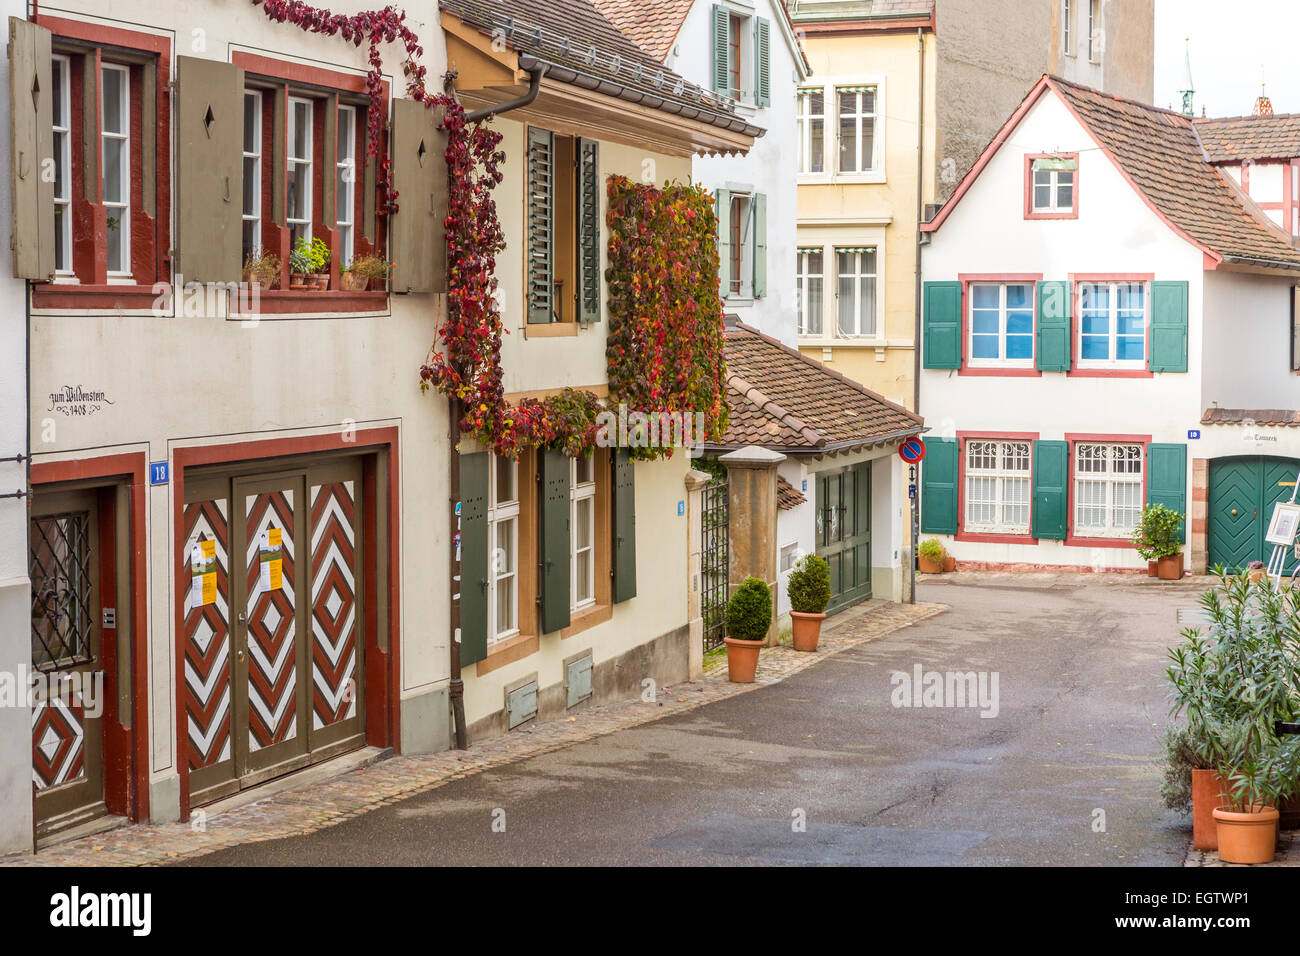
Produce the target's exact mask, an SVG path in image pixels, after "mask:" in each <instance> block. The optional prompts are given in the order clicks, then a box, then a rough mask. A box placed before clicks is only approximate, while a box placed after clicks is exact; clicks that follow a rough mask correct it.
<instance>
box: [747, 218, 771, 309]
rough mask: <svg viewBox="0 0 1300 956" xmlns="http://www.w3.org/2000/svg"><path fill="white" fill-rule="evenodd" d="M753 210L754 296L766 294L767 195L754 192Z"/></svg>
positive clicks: (759, 296) (759, 297)
mask: <svg viewBox="0 0 1300 956" xmlns="http://www.w3.org/2000/svg"><path fill="white" fill-rule="evenodd" d="M750 206H751V207H752V208H753V210H754V226H753V228H754V298H755V299H761V298H763V296H765V295H767V196H766V195H765V194H763V193H755V194H754V200H753V202H751V203H750Z"/></svg>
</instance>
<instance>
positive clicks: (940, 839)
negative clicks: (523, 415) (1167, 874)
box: [193, 575, 1196, 866]
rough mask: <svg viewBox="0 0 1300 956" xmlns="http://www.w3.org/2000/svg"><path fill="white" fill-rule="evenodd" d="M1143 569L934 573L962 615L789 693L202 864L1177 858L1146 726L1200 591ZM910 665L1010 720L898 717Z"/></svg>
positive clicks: (790, 685)
mask: <svg viewBox="0 0 1300 956" xmlns="http://www.w3.org/2000/svg"><path fill="white" fill-rule="evenodd" d="M1129 580H1130V582H1131V583H1121V584H1115V583H1106V584H1102V583H1094V582H1089V581H1088V579H1087V577H1086V576H1079V577H1069V578H1056V579H1049V578H1044V577H1037V576H1036V577H1023V576H1021V577H1017V576H1011V575H992V576H989V575H978V576H976V575H961V576H958V577H957V578H955V579H952V578H949V579H945V580H944V581H942V582H938V583H927V584H925V585H924V586H923V587H922V589H921V591H920V595H919V596H920V598H921V599H922V600H925V601H941V602H943V603H946V604H950V605H951V606H952V611H950V612H949V613H946V614H943V615H940V616H938V617H935V618H931V619H930V620H928V621H924V622H922V623H921V624H919V625H917V626H914V627H909V628H904V629H902V630H901V631H897V632H895V633H893V634H890V635H888V636H886V637H884V638H882V639H880V640H878V641H875V642H873V643H870V644H866V645H862V646H859V647H858V648H855V649H852V650H849V651H846V652H844V653H841V654H838V655H836V656H834V657H831V658H828V659H827V660H825V661H823V662H821V663H819V664H817V665H816V666H814V667H811V668H808V669H807V670H805V671H803V672H801V673H799V674H797V675H795V676H793V677H791V678H788V679H787V680H785V681H784V682H782V683H780V684H776V685H773V686H770V687H765V688H762V689H759V690H756V691H754V692H752V693H748V694H742V695H740V696H738V697H734V698H731V699H728V700H724V701H720V702H718V703H715V704H711V705H708V706H706V707H702V708H699V709H696V710H694V711H692V712H690V713H686V714H682V715H681V716H678V717H672V718H667V719H664V720H661V721H658V722H656V723H652V724H648V725H643V726H641V727H638V728H634V729H630V730H624V731H621V732H618V733H615V734H612V735H609V736H606V737H602V738H599V739H596V740H592V741H588V742H586V743H582V744H578V745H575V746H573V747H569V748H567V749H565V750H561V751H557V752H553V753H549V754H545V755H542V756H538V757H534V758H531V759H527V760H523V761H521V762H519V763H516V764H512V765H509V766H507V767H503V768H497V769H494V770H490V771H487V772H484V773H481V774H478V775H475V776H472V777H468V778H465V779H461V780H456V781H453V782H451V783H449V784H447V785H444V786H442V787H439V788H437V789H434V790H431V791H427V792H425V793H423V794H420V795H418V796H415V797H412V798H410V799H407V800H404V801H402V802H400V803H396V804H392V805H390V806H387V807H384V808H381V809H378V810H375V811H372V812H370V813H367V814H364V815H362V816H360V817H357V818H354V819H352V820H350V821H348V822H346V823H343V824H340V825H338V826H334V827H330V828H327V829H324V830H320V831H317V832H315V833H311V834H308V835H305V836H301V837H294V838H290V839H284V840H275V841H270V842H265V843H255V844H248V845H245V846H241V847H236V848H232V849H227V850H222V851H220V852H217V853H214V854H210V855H208V856H205V857H201V858H198V859H197V860H194V861H193V864H194V865H199V866H212V865H224V866H244V865H281V864H284V865H307V866H310V865H319V866H348V865H370V864H390V865H391V864H396V865H438V864H452V865H506V864H532V865H552V866H556V865H560V866H562V865H575V864H654V865H673V866H703V865H710V864H733V865H734V864H738V863H740V864H753V865H788V864H808V863H830V864H854V865H921V864H937V865H944V864H960V865H975V866H997V865H1020V864H1044V865H1094V864H1095V865H1103V864H1104V865H1117V864H1139V865H1177V864H1179V863H1181V862H1182V859H1183V854H1184V850H1185V847H1186V841H1187V836H1188V832H1189V831H1188V828H1187V824H1186V821H1184V820H1181V819H1179V818H1178V817H1177V816H1176V815H1174V814H1172V813H1170V812H1169V811H1167V810H1165V809H1164V807H1163V806H1162V805H1161V803H1160V797H1159V768H1158V766H1157V763H1156V755H1157V751H1158V747H1157V736H1156V734H1157V728H1156V726H1153V725H1159V726H1163V725H1164V723H1165V720H1166V717H1165V714H1166V703H1165V697H1164V689H1163V687H1162V685H1161V682H1160V674H1161V672H1162V671H1163V663H1162V660H1163V657H1164V654H1165V649H1166V647H1167V646H1168V645H1169V644H1170V643H1171V642H1173V641H1174V640H1175V639H1176V637H1177V631H1178V625H1177V624H1176V623H1175V611H1176V609H1177V608H1178V607H1191V606H1193V605H1194V604H1195V597H1196V595H1195V592H1193V591H1190V590H1188V589H1187V588H1186V587H1185V586H1182V585H1179V586H1176V589H1162V588H1161V587H1160V586H1159V585H1158V584H1156V583H1155V582H1147V581H1146V580H1139V579H1129ZM916 664H920V665H921V666H922V670H923V672H928V671H938V672H946V671H955V672H966V671H975V672H981V671H982V672H986V673H988V674H989V675H990V676H991V673H992V672H997V675H998V685H997V686H998V700H997V703H998V707H997V715H996V716H994V717H981V716H980V713H981V709H980V708H979V707H969V706H967V707H896V706H894V703H895V702H896V701H891V697H894V698H897V696H898V694H899V693H901V692H899V691H897V690H896V687H895V685H894V684H892V683H891V676H890V675H891V673H892V672H895V671H899V672H905V673H906V674H908V675H909V677H910V676H911V675H912V674H913V669H914V665H916ZM909 683H911V682H910V681H909ZM986 687H987V688H988V689H989V691H991V689H992V685H991V683H990V684H986ZM984 709H985V710H986V711H991V709H992V708H991V707H986V708H984ZM494 811H498V812H494ZM500 811H503V812H504V822H505V832H495V831H494V829H493V822H494V820H496V821H500V820H501V819H502V812H500ZM800 815H802V817H803V818H804V819H806V829H804V830H803V831H802V832H797V831H796V828H795V826H794V824H795V822H796V820H797V819H799V817H800ZM1103 815H1104V816H1103ZM1099 823H1100V824H1104V830H1099V829H1098V824H1099Z"/></svg>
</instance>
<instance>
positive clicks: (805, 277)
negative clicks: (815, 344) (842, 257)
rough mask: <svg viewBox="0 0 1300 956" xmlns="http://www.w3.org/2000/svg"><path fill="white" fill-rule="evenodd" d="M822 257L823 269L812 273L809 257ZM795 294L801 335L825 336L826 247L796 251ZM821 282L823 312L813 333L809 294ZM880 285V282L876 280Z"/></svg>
mask: <svg viewBox="0 0 1300 956" xmlns="http://www.w3.org/2000/svg"><path fill="white" fill-rule="evenodd" d="M811 255H818V256H821V259H822V264H821V269H820V270H819V271H817V272H812V271H810V266H811V263H810V262H809V256H811ZM795 270H796V273H795V292H796V294H797V296H798V299H797V307H796V321H797V322H798V323H799V335H801V336H804V337H807V338H820V337H821V336H822V335H824V334H825V331H824V330H825V328H826V248H825V247H824V246H800V247H799V248H798V249H796V250H795ZM814 279H815V280H817V281H819V282H821V288H822V294H821V310H820V314H818V315H817V316H815V318H816V320H817V329H816V331H812V330H810V329H809V328H808V326H809V319H810V318H814V316H810V315H809V314H808V292H809V289H810V288H811V285H812V281H813V280H814ZM876 282H877V284H879V282H880V280H879V279H877V280H876Z"/></svg>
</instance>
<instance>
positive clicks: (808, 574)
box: [785, 554, 831, 651]
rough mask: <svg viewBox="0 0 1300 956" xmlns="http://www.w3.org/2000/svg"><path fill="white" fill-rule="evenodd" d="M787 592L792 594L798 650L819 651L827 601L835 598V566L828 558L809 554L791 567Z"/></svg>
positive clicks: (793, 623) (791, 624) (793, 618)
mask: <svg viewBox="0 0 1300 956" xmlns="http://www.w3.org/2000/svg"><path fill="white" fill-rule="evenodd" d="M785 593H786V594H787V595H788V596H789V598H790V631H791V633H792V634H793V637H794V649H795V650H796V651H815V650H817V641H818V639H819V638H820V637H821V632H822V621H824V620H825V619H826V605H827V604H829V603H830V600H831V566H830V565H829V564H828V563H827V562H826V559H825V558H822V557H819V556H817V555H815V554H805V555H804V556H803V557H802V558H800V559H799V561H798V562H797V563H796V564H795V566H794V567H793V568H792V569H791V571H790V579H789V580H788V581H786V584H785Z"/></svg>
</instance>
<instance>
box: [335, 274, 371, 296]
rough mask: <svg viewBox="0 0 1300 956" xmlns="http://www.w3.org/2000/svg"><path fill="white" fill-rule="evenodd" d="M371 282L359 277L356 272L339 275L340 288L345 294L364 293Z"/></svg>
mask: <svg viewBox="0 0 1300 956" xmlns="http://www.w3.org/2000/svg"><path fill="white" fill-rule="evenodd" d="M369 284H370V280H369V279H367V278H365V277H364V276H359V275H357V274H356V273H355V272H343V273H340V274H339V287H340V288H342V289H343V291H344V292H364V291H366V286H368V285H369Z"/></svg>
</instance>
